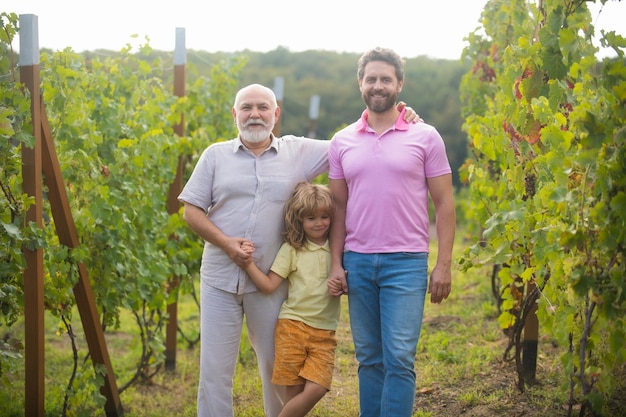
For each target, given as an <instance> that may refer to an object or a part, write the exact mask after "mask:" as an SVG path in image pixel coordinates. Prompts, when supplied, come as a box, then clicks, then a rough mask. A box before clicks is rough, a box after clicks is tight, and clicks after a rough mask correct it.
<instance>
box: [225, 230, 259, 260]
mask: <svg viewBox="0 0 626 417" xmlns="http://www.w3.org/2000/svg"><path fill="white" fill-rule="evenodd" d="M224 251H225V252H226V254H227V255H228V257H229V258H230V259H231V260H232V261H233V262H234V263H235V264H236V265H237V266H239V267H240V268H245V267H247V266H248V265H249V264H250V262H252V252H254V244H253V243H252V242H250V241H249V240H247V239H244V238H240V237H233V238H230V239H228V242H227V244H226V247H225V248H224Z"/></svg>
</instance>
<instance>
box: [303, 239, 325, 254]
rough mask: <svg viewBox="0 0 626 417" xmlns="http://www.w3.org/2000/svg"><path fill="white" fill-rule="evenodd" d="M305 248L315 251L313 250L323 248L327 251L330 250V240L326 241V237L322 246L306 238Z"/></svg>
mask: <svg viewBox="0 0 626 417" xmlns="http://www.w3.org/2000/svg"><path fill="white" fill-rule="evenodd" d="M306 249H307V250H309V251H311V252H312V251H315V250H320V249H323V250H325V251H327V252H330V242H329V241H328V239H326V242H325V243H324V244H323V245H322V246H320V245H317V244H315V243H313V242H311V241H310V240H309V239H307V240H306Z"/></svg>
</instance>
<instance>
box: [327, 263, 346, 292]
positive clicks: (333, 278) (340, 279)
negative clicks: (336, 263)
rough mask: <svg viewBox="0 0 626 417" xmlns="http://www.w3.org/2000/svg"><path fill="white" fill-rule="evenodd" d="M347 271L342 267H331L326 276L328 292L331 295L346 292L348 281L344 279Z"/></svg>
mask: <svg viewBox="0 0 626 417" xmlns="http://www.w3.org/2000/svg"><path fill="white" fill-rule="evenodd" d="M347 275H348V271H345V270H344V269H343V268H336V269H331V271H330V275H329V277H328V284H327V285H328V293H329V294H330V295H332V296H333V297H339V296H341V295H343V294H348V281H347V279H346V277H347Z"/></svg>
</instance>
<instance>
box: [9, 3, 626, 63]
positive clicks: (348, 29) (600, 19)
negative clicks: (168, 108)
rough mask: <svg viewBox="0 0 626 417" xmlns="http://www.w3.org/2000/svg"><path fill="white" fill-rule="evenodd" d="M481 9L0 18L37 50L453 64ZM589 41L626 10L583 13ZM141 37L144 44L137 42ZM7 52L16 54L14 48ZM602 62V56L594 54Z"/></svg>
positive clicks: (48, 11)
mask: <svg viewBox="0 0 626 417" xmlns="http://www.w3.org/2000/svg"><path fill="white" fill-rule="evenodd" d="M486 3H487V0H395V1H393V2H391V1H390V2H389V3H386V2H376V3H374V2H368V1H363V0H361V1H357V0H316V1H299V0H265V1H259V0H257V1H250V0H221V1H205V2H201V1H198V0H174V1H172V0H170V1H164V0H151V1H150V0H108V1H103V0H98V1H93V0H56V1H52V0H17V1H16V0H0V12H13V13H17V14H18V15H19V14H34V15H36V16H37V20H38V25H39V26H38V28H39V47H40V48H50V49H52V50H63V49H65V48H67V47H70V48H72V49H73V50H74V51H75V52H82V51H85V50H94V49H108V50H113V51H119V50H121V49H122V48H124V47H125V46H126V45H127V44H130V45H131V46H138V45H140V44H145V43H146V42H147V43H149V45H150V46H151V47H152V48H153V49H157V50H163V51H168V50H172V51H173V50H174V48H175V40H176V29H177V28H183V29H184V33H185V46H186V49H187V50H202V51H207V52H217V51H222V52H238V51H242V50H244V49H249V50H251V51H256V52H267V51H272V50H275V49H276V48H278V47H284V48H287V49H289V50H290V51H292V52H300V51H305V50H311V49H315V50H328V51H337V52H356V53H361V52H364V51H365V50H367V49H370V48H372V47H375V46H382V47H388V48H391V49H394V50H395V51H396V52H398V53H399V54H400V55H402V56H403V57H406V58H412V57H416V56H421V55H426V56H429V57H431V58H439V59H459V58H460V57H461V53H462V51H463V48H464V47H465V46H466V45H467V41H466V40H465V38H466V37H467V36H468V35H469V34H470V33H471V32H473V31H474V30H475V29H476V28H477V27H478V26H479V20H480V15H481V12H482V10H483V8H484V6H485V4H486ZM590 8H591V9H592V17H593V19H594V26H595V27H596V31H597V32H599V29H601V28H602V29H605V30H615V31H616V32H617V33H618V34H621V35H623V36H626V30H625V26H626V23H625V22H626V0H623V1H621V2H617V1H615V0H610V1H609V2H608V3H607V4H606V5H605V6H604V10H602V12H601V13H598V10H599V2H598V5H594V6H590ZM146 37H147V38H148V40H147V41H146ZM13 47H14V48H15V49H16V50H17V51H19V39H18V40H17V41H16V42H14V45H13ZM601 55H602V52H601Z"/></svg>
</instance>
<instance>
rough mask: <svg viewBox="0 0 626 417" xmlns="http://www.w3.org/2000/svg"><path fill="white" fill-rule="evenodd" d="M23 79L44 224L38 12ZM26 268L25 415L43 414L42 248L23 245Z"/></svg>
mask: <svg viewBox="0 0 626 417" xmlns="http://www.w3.org/2000/svg"><path fill="white" fill-rule="evenodd" d="M19 21H20V61H19V65H20V81H21V82H22V83H23V84H24V85H25V86H26V88H28V90H29V92H30V99H31V101H30V111H31V114H32V125H33V136H34V137H35V143H34V145H33V147H32V148H29V147H27V146H22V188H23V190H24V192H25V193H26V194H28V195H29V196H30V197H32V198H33V199H34V204H33V205H32V206H30V207H29V209H28V211H27V212H26V221H27V222H28V223H35V224H36V225H37V227H39V228H42V227H43V221H42V186H41V179H42V176H41V128H40V123H41V114H40V110H41V105H40V95H39V85H40V79H39V72H40V68H39V35H38V31H39V29H38V25H37V16H36V15H33V14H22V15H20V20H19ZM23 251H24V258H25V261H26V269H25V270H24V321H25V333H24V362H25V375H24V378H25V390H26V391H25V397H24V398H25V403H24V411H25V415H26V416H29V417H30V416H33V417H38V416H41V417H43V416H44V399H45V385H44V371H45V363H44V362H45V361H44V359H45V358H44V298H43V249H42V248H37V249H28V248H23Z"/></svg>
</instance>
